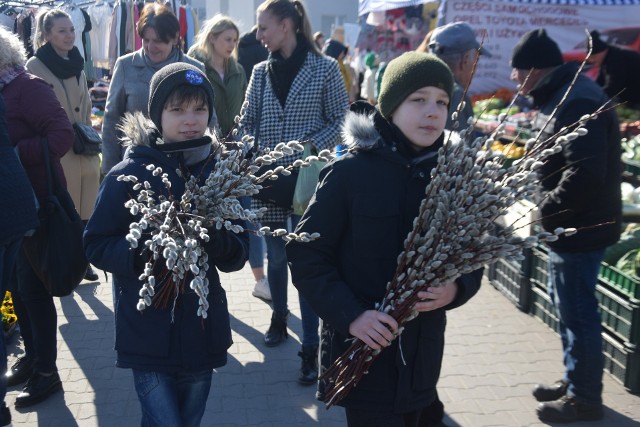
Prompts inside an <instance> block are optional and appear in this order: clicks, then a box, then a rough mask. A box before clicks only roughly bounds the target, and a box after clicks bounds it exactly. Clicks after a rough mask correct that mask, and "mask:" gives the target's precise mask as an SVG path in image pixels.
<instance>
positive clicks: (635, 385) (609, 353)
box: [531, 286, 640, 393]
mask: <svg viewBox="0 0 640 427" xmlns="http://www.w3.org/2000/svg"><path fill="white" fill-rule="evenodd" d="M531 295H532V300H531V314H532V315H533V316H534V317H536V318H538V319H540V320H541V321H542V322H543V323H545V324H546V325H547V326H549V327H550V328H551V329H553V330H554V331H555V332H558V318H557V317H556V315H555V313H554V312H553V307H552V306H551V299H550V298H549V296H548V295H547V293H546V290H544V289H541V288H540V287H538V286H533V288H532V292H531ZM602 354H603V356H604V369H605V371H607V372H609V373H610V374H611V375H612V376H613V377H614V378H616V379H617V380H618V381H620V382H621V383H622V385H623V386H624V387H625V389H627V390H628V391H629V392H631V393H639V392H640V354H639V353H638V351H637V347H636V346H635V345H633V344H631V343H629V342H622V341H620V340H619V339H617V337H616V336H615V335H611V334H609V333H608V332H607V331H606V329H605V332H603V334H602Z"/></svg>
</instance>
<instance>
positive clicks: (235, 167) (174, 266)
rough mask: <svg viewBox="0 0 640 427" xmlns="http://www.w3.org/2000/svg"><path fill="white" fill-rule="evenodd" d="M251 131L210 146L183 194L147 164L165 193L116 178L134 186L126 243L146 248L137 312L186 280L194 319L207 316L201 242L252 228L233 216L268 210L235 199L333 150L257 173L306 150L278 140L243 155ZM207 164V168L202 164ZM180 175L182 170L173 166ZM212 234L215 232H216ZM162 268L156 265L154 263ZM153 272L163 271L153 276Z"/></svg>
mask: <svg viewBox="0 0 640 427" xmlns="http://www.w3.org/2000/svg"><path fill="white" fill-rule="evenodd" d="M252 141H253V139H252V137H250V136H245V137H244V138H243V140H242V141H241V142H238V143H235V144H236V145H237V149H234V150H225V149H224V148H223V147H224V146H223V145H222V144H217V145H214V150H213V152H212V154H211V155H210V156H209V158H208V159H207V160H206V162H208V163H210V162H213V168H212V171H211V173H210V174H209V175H208V176H207V177H205V178H204V180H203V177H202V176H189V177H185V180H186V184H185V191H184V193H183V194H182V196H181V197H180V198H177V197H174V195H173V193H172V191H171V181H169V178H168V174H167V173H165V172H163V170H162V168H160V167H156V166H155V165H152V164H150V165H147V166H146V168H147V170H149V171H152V174H153V176H157V177H160V178H161V180H162V183H163V184H164V190H165V191H164V192H163V193H160V192H158V193H156V192H154V191H153V190H152V189H151V184H150V183H149V182H148V181H144V182H139V180H138V178H137V177H135V176H133V175H120V176H119V177H118V180H119V181H128V182H131V183H133V190H134V191H136V192H137V194H136V195H135V196H134V197H132V198H131V199H130V200H128V201H127V202H126V203H125V207H126V208H127V209H129V210H130V212H131V215H133V216H136V217H138V218H139V219H138V220H137V221H134V222H132V223H131V224H130V226H129V233H128V234H127V236H126V239H127V241H128V242H129V245H130V246H131V248H134V249H136V248H138V246H139V242H140V240H141V239H143V238H144V241H143V245H144V247H145V251H146V252H148V254H149V260H148V261H147V262H146V264H145V266H144V271H143V272H142V274H141V275H140V277H139V280H141V281H142V282H143V285H142V288H141V289H140V300H139V301H138V305H137V308H138V310H140V311H142V310H144V309H145V308H146V307H148V306H151V305H152V304H154V305H155V306H157V307H166V306H167V305H168V304H169V303H170V302H171V301H173V303H174V304H175V301H176V299H177V296H178V295H179V294H180V293H181V292H182V291H183V290H184V289H185V286H186V284H187V281H188V282H189V283H188V285H189V287H190V288H191V290H193V291H194V292H195V293H196V294H197V295H198V296H199V298H200V299H199V307H198V313H197V314H198V316H201V317H202V318H206V317H207V310H208V308H209V303H208V302H207V294H208V293H209V281H208V279H207V277H206V275H207V271H208V270H209V263H208V256H207V253H206V251H205V250H204V249H203V246H202V245H203V243H206V242H208V241H209V240H210V239H211V238H212V237H211V236H210V234H209V230H210V229H216V230H221V229H223V228H224V229H225V230H229V231H231V232H233V233H243V232H250V231H249V230H245V229H244V227H242V226H241V225H239V224H238V223H234V222H233V221H238V220H240V221H251V222H256V221H258V220H259V219H260V218H261V217H262V216H263V215H264V213H265V212H266V210H267V208H260V209H251V208H243V207H242V206H241V205H240V201H239V198H240V197H243V196H253V195H255V194H257V193H258V192H259V191H260V190H261V189H262V184H263V183H264V182H265V181H269V180H275V179H277V178H278V176H279V175H288V174H290V173H291V169H292V168H293V167H307V166H309V162H311V161H314V160H317V159H318V158H321V159H323V160H328V159H329V158H330V153H329V151H328V150H323V151H322V152H320V153H319V154H318V156H312V157H309V158H307V159H300V160H296V161H295V162H294V164H292V165H289V166H286V167H285V166H278V167H276V168H274V169H268V170H266V171H265V172H264V173H260V174H259V175H256V173H258V171H259V170H260V168H261V167H262V166H265V165H266V166H268V165H271V164H273V163H274V162H275V161H276V160H277V159H280V158H282V157H284V156H287V155H291V154H294V153H295V152H299V151H303V149H304V147H303V145H302V144H301V143H299V142H298V141H290V142H287V143H280V144H278V145H277V146H276V147H275V148H274V149H273V150H260V151H257V152H256V153H255V154H254V155H253V156H246V152H245V150H244V146H245V144H249V143H252ZM203 169H206V168H203ZM176 172H177V173H178V175H180V176H183V174H182V172H181V171H180V170H177V171H176ZM255 233H257V234H258V235H261V236H265V235H268V236H276V237H281V238H282V239H284V240H285V241H290V240H296V241H301V242H309V241H311V240H314V239H316V238H318V237H319V234H318V233H312V234H309V233H300V234H295V233H289V232H287V230H285V229H277V230H271V229H270V228H269V227H262V228H260V229H259V230H257V231H256V232H255ZM213 238H215V235H214V236H213ZM158 263H161V264H164V267H165V268H156V267H157V264H158ZM158 271H161V273H159V274H157V272H158ZM154 272H156V274H154Z"/></svg>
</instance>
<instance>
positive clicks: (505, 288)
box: [485, 254, 531, 313]
mask: <svg viewBox="0 0 640 427" xmlns="http://www.w3.org/2000/svg"><path fill="white" fill-rule="evenodd" d="M529 258H530V257H529V256H527V255H526V254H525V259H524V260H523V261H512V260H505V259H498V261H496V262H494V263H493V264H490V265H489V268H488V269H486V270H485V271H487V276H488V278H489V282H490V283H491V285H493V287H494V288H496V289H497V290H498V291H500V293H502V294H503V295H505V296H506V297H507V298H508V299H509V300H510V301H511V302H512V303H513V304H514V305H515V306H516V307H518V309H520V310H521V311H524V312H525V313H528V312H529V305H530V304H531V284H530V283H529V278H528V274H527V270H528V263H529Z"/></svg>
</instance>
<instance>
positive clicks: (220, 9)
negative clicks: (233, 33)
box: [191, 0, 358, 37]
mask: <svg viewBox="0 0 640 427" xmlns="http://www.w3.org/2000/svg"><path fill="white" fill-rule="evenodd" d="M260 3H262V0H191V6H192V7H194V8H196V9H197V10H198V16H199V17H200V19H207V18H210V17H212V16H213V15H215V14H216V13H224V14H225V15H229V16H230V17H232V18H233V19H234V20H235V21H236V22H237V23H238V24H239V27H240V32H242V33H244V32H246V31H249V30H250V29H251V27H252V26H253V25H254V24H255V22H256V9H257V8H258V6H259V5H260ZM303 3H304V6H305V9H306V11H307V14H308V15H309V21H310V22H311V29H312V30H313V31H314V32H315V31H322V32H323V33H324V34H325V36H327V37H328V36H329V35H330V34H331V28H332V25H342V24H343V23H345V22H350V23H355V22H356V20H357V19H358V0H303Z"/></svg>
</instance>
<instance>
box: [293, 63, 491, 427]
mask: <svg viewBox="0 0 640 427" xmlns="http://www.w3.org/2000/svg"><path fill="white" fill-rule="evenodd" d="M452 90H453V75H452V74H451V71H450V70H449V68H448V67H447V65H446V64H445V63H444V62H442V61H441V60H440V59H438V58H437V57H435V56H433V55H430V54H426V53H419V52H408V53H405V54H403V55H402V56H400V57H398V58H396V59H394V60H393V61H391V62H390V63H389V65H388V66H387V70H386V72H385V74H384V76H383V79H382V84H381V88H380V96H379V98H378V105H377V108H374V107H373V106H371V105H368V104H367V103H365V102H359V103H354V104H352V107H351V111H350V112H349V113H348V114H347V116H346V118H345V123H344V125H343V132H342V133H343V138H344V143H345V144H347V146H348V147H349V150H348V152H347V153H346V154H345V155H343V156H341V157H339V158H337V159H335V160H333V161H332V162H331V163H329V164H328V165H327V166H326V167H325V168H324V169H323V170H322V173H321V175H320V182H319V184H318V187H317V189H316V193H315V196H314V198H313V199H312V200H311V202H310V204H309V207H308V208H307V211H306V212H305V214H304V215H303V217H302V219H301V221H300V224H299V225H298V228H297V230H296V232H303V231H306V232H318V233H320V235H321V236H322V238H321V239H317V240H314V241H313V242H309V243H304V244H298V243H296V242H293V241H292V242H289V243H288V244H287V259H288V260H289V265H290V267H291V272H292V276H293V280H292V281H293V283H294V285H295V286H296V287H297V288H298V290H299V292H300V294H301V295H303V296H304V298H305V299H306V300H307V301H308V303H309V304H310V305H311V306H312V308H313V310H314V311H315V312H316V313H317V314H318V315H319V316H320V317H321V318H322V320H323V323H322V337H321V343H320V347H321V351H320V354H321V361H320V362H321V372H324V371H326V370H327V369H328V368H329V366H331V364H332V363H333V362H334V361H335V360H336V359H337V358H338V357H339V356H340V355H341V354H342V353H343V352H344V351H345V350H346V349H347V348H348V347H349V346H350V345H351V343H352V340H353V338H358V339H360V340H362V341H363V342H364V343H365V344H367V345H368V346H369V347H371V348H372V349H382V348H385V347H386V349H385V350H384V351H382V352H381V353H380V355H379V357H378V358H377V360H376V361H375V362H374V363H373V364H372V365H371V367H370V368H369V373H368V374H366V375H364V376H363V377H362V379H361V380H360V383H359V384H358V386H357V387H355V388H354V389H352V390H351V392H350V393H349V394H348V395H346V397H345V398H344V399H343V400H341V401H340V402H338V403H337V404H338V405H341V406H344V407H345V410H346V416H347V423H348V425H349V426H350V427H356V426H357V427H359V426H367V427H376V426H385V427H406V426H412V427H417V426H435V425H433V424H431V423H430V422H429V420H428V419H427V415H426V412H427V408H428V407H429V406H430V405H431V403H432V402H434V400H435V397H436V390H435V386H436V382H437V381H438V377H439V375H440V366H441V364H442V355H443V349H444V330H445V324H446V315H445V311H446V310H449V309H452V308H456V307H458V306H460V305H462V304H464V303H465V302H466V301H468V300H469V298H471V297H472V296H473V295H474V294H475V293H476V292H477V291H478V289H479V287H480V281H481V278H482V271H481V270H478V271H475V272H473V273H471V274H467V275H463V276H462V277H460V278H458V279H456V280H455V281H452V282H449V283H447V284H446V285H444V286H441V287H437V288H429V289H428V290H427V291H425V292H419V293H418V297H419V298H420V299H421V300H422V301H421V302H419V303H417V304H416V305H415V308H416V310H417V311H418V312H419V314H418V316H417V317H416V318H415V319H414V320H412V321H411V322H409V323H407V324H406V325H405V328H404V331H403V332H402V334H401V335H400V338H398V339H394V337H393V334H394V333H395V332H397V330H398V324H397V322H396V321H395V320H394V318H393V317H391V316H389V315H387V314H385V313H382V312H379V311H377V310H376V309H375V307H376V303H378V302H380V301H381V300H382V298H383V296H384V294H385V290H386V285H387V283H388V282H389V281H390V280H391V278H392V277H393V275H394V273H395V270H396V267H397V257H398V254H399V253H400V252H401V251H402V247H403V241H404V239H405V238H406V236H407V234H408V233H409V232H410V231H411V229H412V228H413V220H414V218H415V217H416V216H417V215H418V211H419V206H420V202H421V201H422V199H423V198H424V196H425V187H426V186H427V185H428V184H429V182H430V180H431V171H432V169H433V168H434V167H435V166H436V164H437V162H438V150H439V148H440V147H442V145H443V144H444V142H445V140H446V139H447V138H450V137H454V136H455V135H454V134H450V133H449V132H448V131H445V123H446V122H447V115H448V107H449V102H450V99H451V92H452ZM326 386H327V385H326V384H325V383H324V382H323V381H322V380H321V381H320V382H319V387H318V388H319V389H318V396H319V397H320V398H323V397H324V394H325V391H326ZM438 422H439V421H438ZM436 425H440V424H436Z"/></svg>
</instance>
